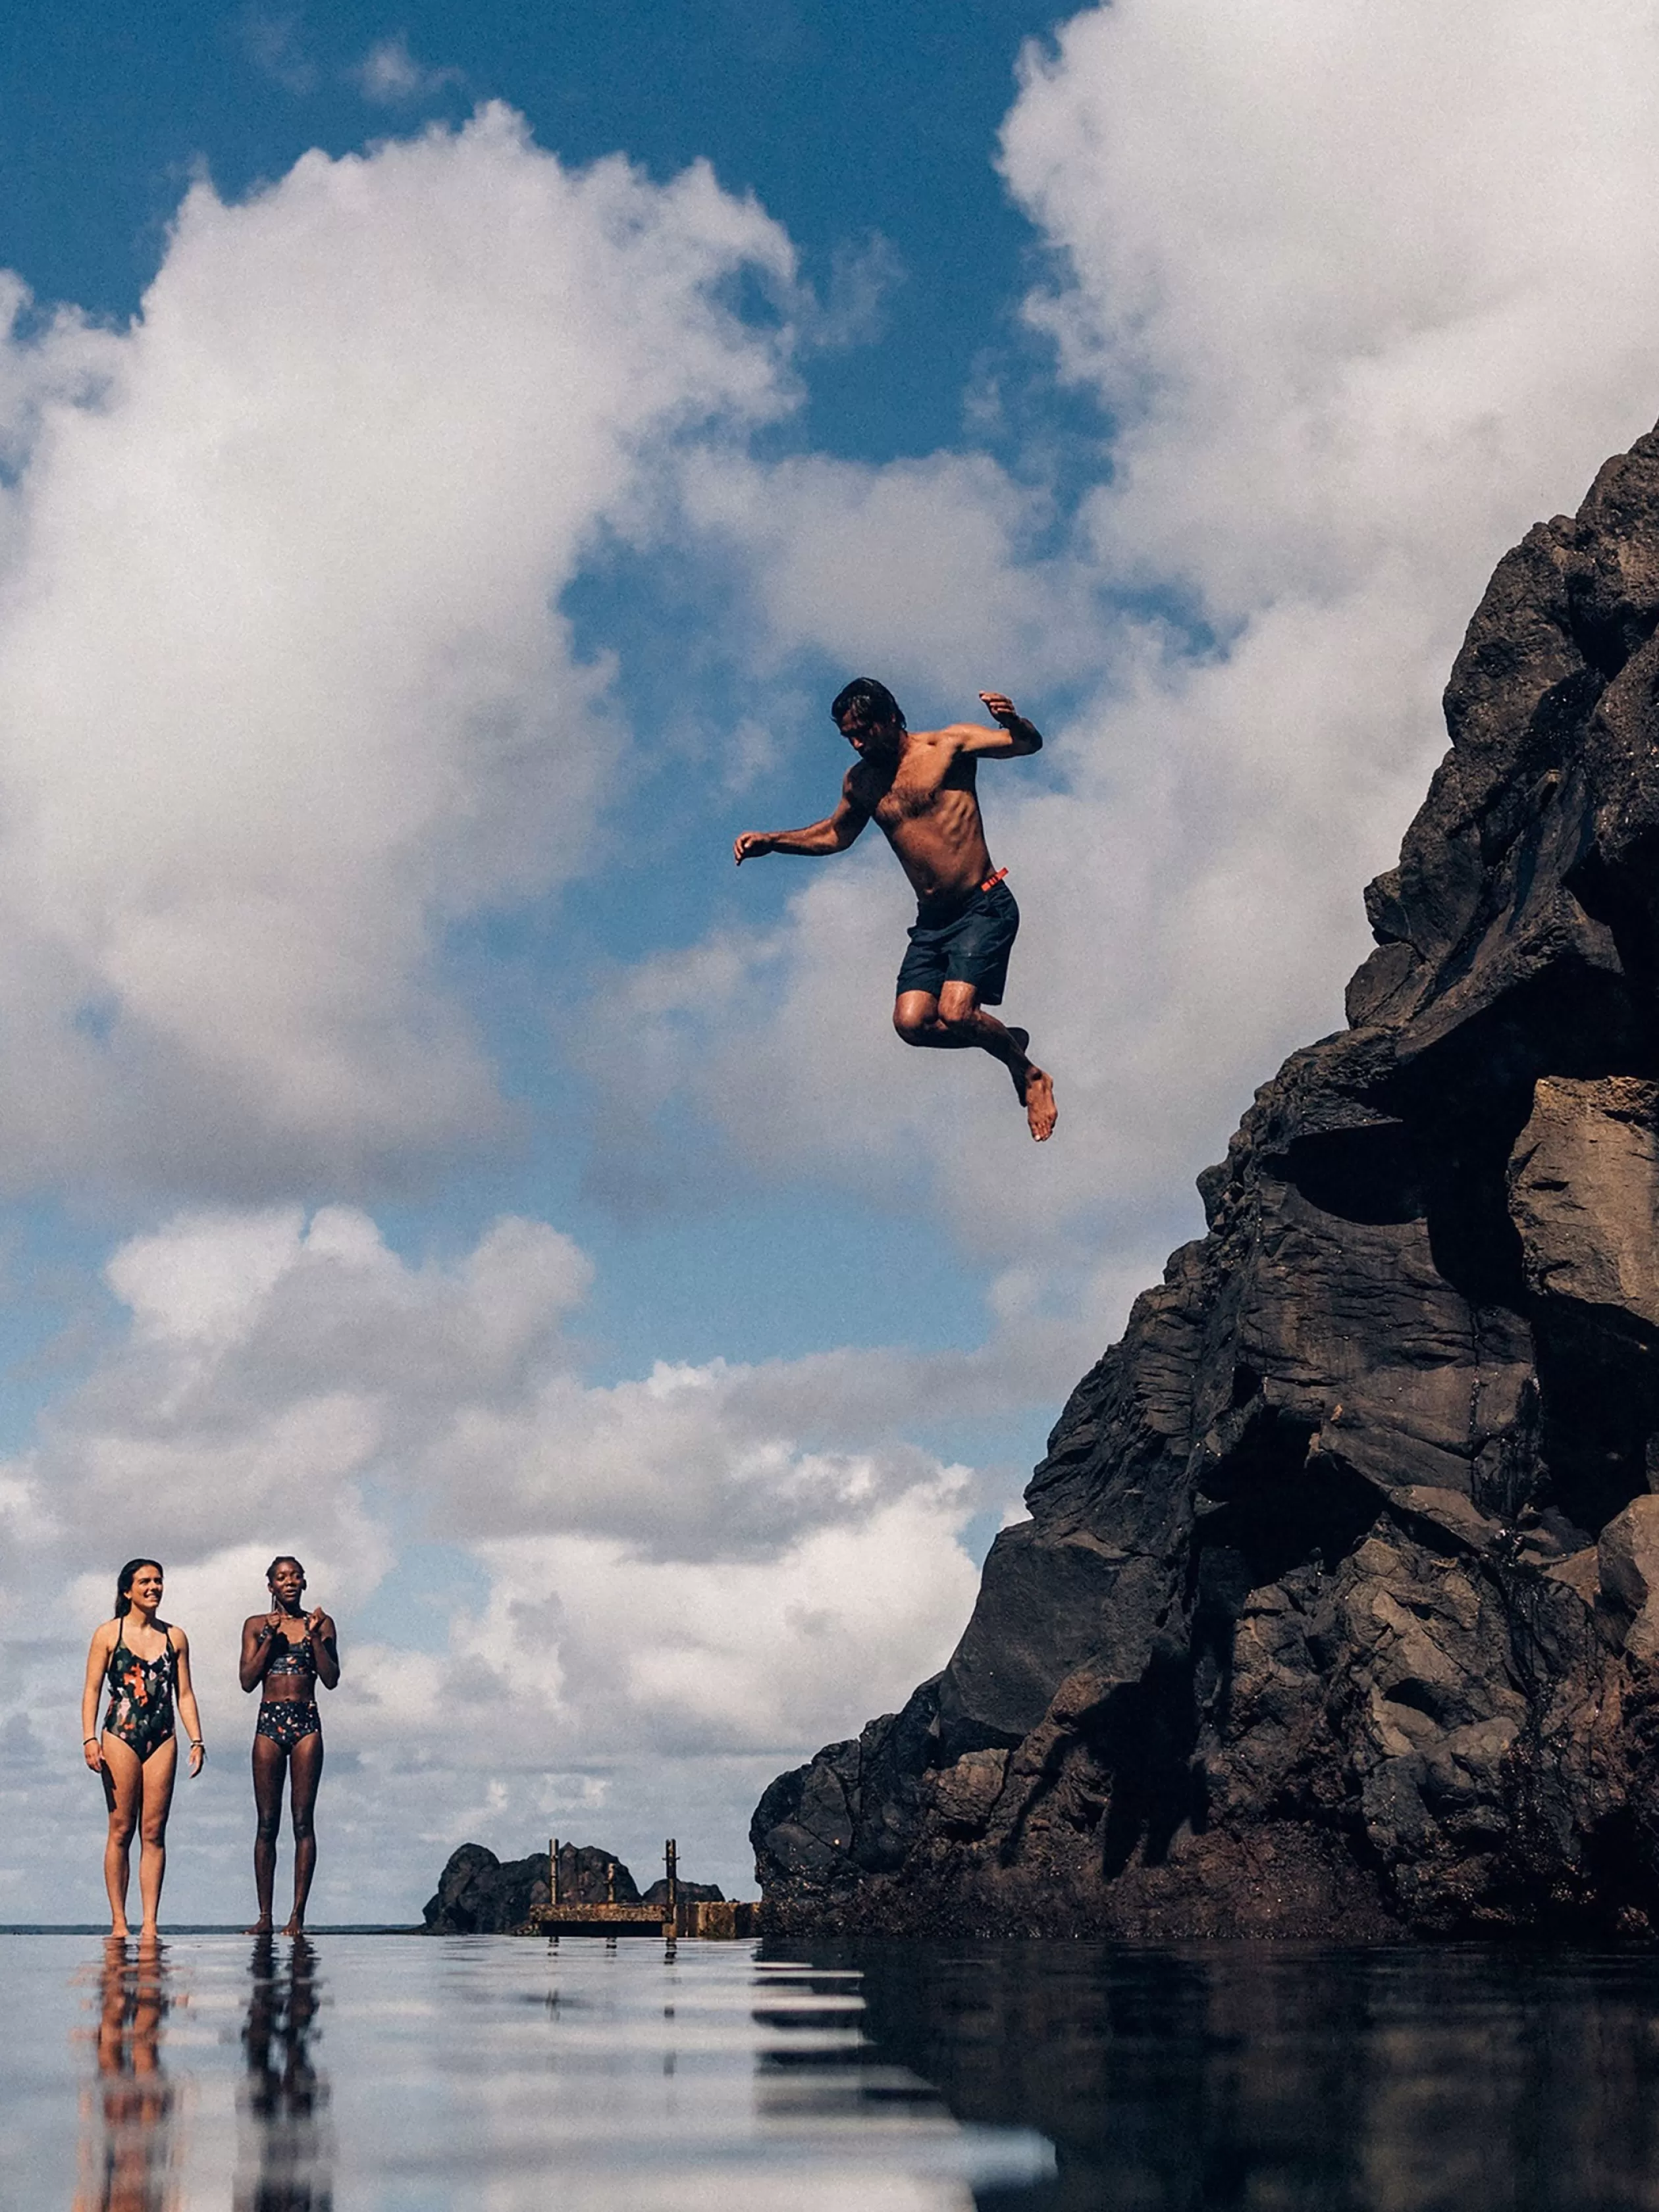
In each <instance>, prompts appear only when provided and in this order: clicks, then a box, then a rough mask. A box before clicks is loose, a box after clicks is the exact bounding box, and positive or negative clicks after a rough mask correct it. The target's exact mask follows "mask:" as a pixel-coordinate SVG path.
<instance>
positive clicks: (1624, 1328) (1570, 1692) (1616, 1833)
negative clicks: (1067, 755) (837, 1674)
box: [753, 433, 1659, 1936]
mask: <svg viewBox="0 0 1659 2212" xmlns="http://www.w3.org/2000/svg"><path fill="white" fill-rule="evenodd" d="M1656 626H1659V433H1656V434H1655V435H1652V436H1650V437H1647V438H1644V439H1643V440H1642V441H1640V443H1638V445H1637V446H1636V447H1635V448H1634V449H1633V451H1632V452H1631V453H1629V454H1627V455H1625V456H1622V457H1621V458H1619V459H1615V460H1613V461H1610V462H1608V463H1607V466H1606V467H1605V468H1604V469H1603V470H1602V471H1601V474H1600V475H1599V476H1598V477H1597V478H1596V481H1595V485H1594V487H1593V488H1592V489H1591V491H1590V494H1589V498H1588V499H1587V500H1586V501H1585V503H1584V505H1583V508H1582V509H1581V510H1580V512H1579V513H1578V514H1577V517H1576V518H1574V519H1571V520H1569V519H1567V518H1565V517H1558V518H1557V519H1556V520H1554V521H1552V522H1548V523H1544V524H1541V525H1540V526H1538V527H1537V528H1535V529H1534V530H1533V531H1532V532H1529V533H1528V537H1527V538H1526V539H1525V540H1524V542H1523V543H1522V544H1521V545H1520V546H1518V547H1517V548H1516V550H1515V551H1513V552H1512V553H1510V554H1509V555H1507V556H1506V557H1505V558H1504V559H1503V562H1501V563H1500V564H1499V567H1498V568H1497V574H1495V575H1494V577H1493V579H1492V581H1491V586H1490V587H1489V589H1488V591H1487V593H1486V596H1485V599H1484V601H1483V602H1482V604H1481V606H1480V608H1479V612H1478V613H1477V614H1476V616H1475V617H1474V620H1473V623H1472V624H1471V626H1470V629H1469V632H1468V635H1467V640H1466V641H1465V643H1464V646H1463V649H1462V651H1461V653H1460V654H1459V656H1458V659H1457V662H1456V665H1455V668H1454V670H1453V672H1452V678H1451V683H1450V685H1449V689H1448V691H1447V694H1446V715H1447V722H1448V726H1449V731H1450V735H1451V740H1452V750H1451V751H1450V753H1449V755H1448V757H1447V758H1446V759H1445V761H1444V762H1443V763H1442V765H1441V767H1440V769H1438V770H1437V772H1436V775H1435V778H1434V781H1433V783H1432V785H1431V787H1430V792H1429V796H1428V799H1427V800H1426V802H1425V804H1424V807H1423V810H1422V811H1421V812H1420V814H1419V815H1418V817H1417V820H1416V821H1415V822H1414V823H1412V828H1411V829H1410V830H1409V831H1408V833H1407V835H1406V841H1405V845H1404V848H1403V850H1402V852H1401V855H1400V866H1398V868H1396V869H1394V870H1393V871H1391V872H1389V873H1388V875H1385V876H1382V877H1381V878H1378V880H1377V881H1376V882H1375V883H1374V884H1372V885H1371V886H1370V889H1369V891H1368V893H1367V895H1366V903H1367V909H1368V912H1369V916H1370V919H1371V922H1372V925H1373V928H1374V931H1375V936H1376V939H1377V950H1376V951H1375V952H1373V953H1372V955H1371V957H1369V959H1368V960H1367V961H1366V963H1365V964H1364V965H1363V967H1362V968H1361V969H1360V970H1359V972H1358V973H1357V975H1356V976H1355V977H1354V979H1353V981H1352V982H1351V984H1350V986H1349V991H1348V1012H1349V1018H1350V1023H1351V1027H1350V1028H1349V1029H1348V1030H1346V1031H1345V1032H1343V1033H1341V1034H1339V1035H1337V1036H1331V1037H1327V1038H1325V1039H1323V1040H1322V1041H1321V1042H1319V1043H1318V1044H1315V1045H1313V1046H1310V1047H1309V1048H1308V1049H1306V1050H1305V1051H1302V1052H1299V1053H1296V1054H1294V1055H1293V1056H1292V1057H1291V1059H1290V1060H1289V1061H1287V1062H1286V1064H1285V1066H1284V1068H1283V1069H1282V1070H1281V1071H1280V1073H1279V1074H1278V1076H1277V1077H1276V1078H1275V1079H1274V1080H1273V1081H1272V1082H1271V1083H1270V1084H1268V1085H1266V1086H1265V1087H1264V1088H1263V1089H1262V1090H1261V1091H1259V1093H1258V1094H1257V1097H1256V1100H1255V1103H1254V1104H1253V1107H1252V1108H1251V1109H1250V1111H1249V1112H1248V1113H1247V1115H1245V1118H1244V1121H1243V1125H1242V1127H1241V1128H1240V1130H1239V1132H1238V1134H1237V1135H1236V1137H1235V1139H1233V1142H1232V1144H1231V1146H1229V1152H1228V1157H1227V1159H1226V1161H1225V1163H1224V1164H1223V1165H1221V1166H1219V1167H1216V1168H1211V1169H1210V1170H1207V1171H1206V1172H1205V1174H1204V1175H1203V1176H1200V1178H1199V1189H1200V1191H1201V1193H1202V1194H1203V1197H1204V1200H1205V1209H1206V1214H1207V1218H1208V1220H1209V1224H1210V1231H1209V1234H1208V1236H1206V1237H1205V1238H1204V1239H1203V1240H1202V1242H1200V1243H1193V1244H1190V1245H1187V1246H1186V1247H1185V1248H1184V1249H1181V1250H1180V1251H1179V1252H1177V1253H1176V1254H1175V1255H1174V1258H1173V1259H1172V1260H1171V1261H1170V1262H1169V1265H1168V1269H1167V1270H1166V1272H1165V1275H1164V1279H1163V1283H1162V1286H1161V1287H1160V1288H1158V1289H1156V1290H1153V1291H1148V1292H1147V1293H1146V1294H1145V1295H1144V1296H1143V1297H1141V1298H1139V1299H1138V1301H1137V1303H1136V1304H1135V1307H1134V1310H1133V1312H1132V1314H1131V1317H1130V1321H1129V1325H1128V1328H1127V1330H1126V1332H1125V1335H1124V1337H1123V1340H1122V1341H1121V1342H1120V1343H1119V1344H1117V1345H1116V1346H1113V1348H1112V1350H1111V1351H1110V1352H1107V1355H1106V1357H1105V1358H1103V1359H1102V1360H1101V1363H1100V1364H1099V1365H1098V1366H1097V1367H1096V1368H1095V1370H1094V1371H1093V1372H1092V1373H1091V1374H1090V1375H1089V1376H1086V1377H1085V1379H1084V1380H1083V1383H1081V1384H1080V1385H1079V1386H1078V1388H1077V1391H1076V1392H1075V1393H1074V1394H1073V1396H1072V1398H1071V1401H1070V1404H1069V1405H1068V1406H1067V1407H1066V1408H1065V1410H1064V1413H1063V1414H1062V1415H1061V1418H1060V1421H1059V1425H1058V1427H1057V1428H1056V1429H1055V1431H1054V1433H1053V1435H1052V1437H1051V1439H1050V1443H1049V1453H1048V1456H1047V1458H1046V1460H1045V1461H1044V1462H1043V1463H1042V1464H1041V1466H1040V1467H1039V1468H1038V1469H1037V1471H1036V1474H1035V1475H1034V1478H1033V1480H1032V1483H1031V1486H1030V1488H1029V1489H1028V1492H1027V1502H1028V1505H1029V1508H1030V1511H1031V1516H1032V1517H1031V1518H1030V1520H1028V1521H1027V1522H1022V1524H1021V1525H1019V1526H1018V1527H1016V1528H1010V1529H1009V1530H1007V1531H1005V1532H1004V1534H1003V1535H1001V1536H1000V1537H999V1538H998V1539H997V1543H996V1545H995V1546H994V1547H993V1548H992V1551H991V1556H990V1558H989V1559H988V1560H987V1561H986V1565H985V1577H984V1582H983V1585H982V1588H981V1590H980V1594H979V1602H978V1605H977V1606H976V1607H975V1610H974V1613H973V1619H972V1620H971V1621H970V1623H969V1625H968V1627H967V1632H966V1634H965V1635H964V1636H963V1638H962V1640H961V1644H959V1645H958V1647H957V1650H956V1652H955V1656H953V1657H952V1659H951V1661H950V1663H949V1664H948V1667H947V1668H945V1670H944V1672H943V1673H942V1674H940V1675H939V1676H937V1677H936V1679H935V1680H932V1681H930V1682H928V1683H925V1684H924V1686H922V1687H921V1688H920V1689H919V1690H918V1691H917V1692H916V1693H915V1694H914V1696H913V1697H912V1699H911V1700H910V1702H909V1704H908V1705H906V1707H905V1710H904V1711H903V1712H901V1713H899V1714H897V1715H889V1716H887V1717H884V1718H882V1719H881V1720H877V1721H874V1722H872V1723H870V1725H869V1727H868V1728H866V1729H865V1730H864V1732H863V1735H862V1736H860V1737H859V1738H857V1740H856V1741H850V1742H846V1743H842V1744H836V1745H833V1746H831V1747H829V1748H828V1749H827V1750H826V1751H823V1752H820V1753H819V1755H818V1757H817V1758H816V1759H814V1760H813V1762H812V1764H811V1765H809V1766H806V1767H803V1768H802V1769H800V1770H799V1771H796V1773H793V1774H790V1775H786V1776H784V1777H783V1778H780V1779H779V1780H778V1781H777V1782H776V1783H774V1784H772V1788H771V1789H770V1790H768V1791H767V1793H766V1795H765V1798H764V1799H763V1800H762V1802H761V1804H760V1807H759V1811H758V1812H757V1814H756V1815H755V1820H754V1827H753V1840H754V1844H755V1849H756V1853H757V1857H758V1859H759V1871H760V1875H761V1878H762V1882H763V1886H764V1889H765V1899H766V1906H767V1912H768V1919H769V1924H771V1925H772V1926H774V1927H776V1928H778V1929H784V1930H789V1929H894V1930H899V1929H918V1930H928V1929H936V1930H945V1929H952V1930H954V1929H986V1930H1018V1929H1032V1930H1041V1929H1052V1930H1058V1929H1066V1930H1081V1929H1095V1930H1100V1931H1101V1932H1109V1933H1120V1934H1125V1935H1133V1936H1150V1935H1188V1934H1205V1933H1219V1932H1299V1933H1306V1934H1310V1935H1321V1936H1364V1935H1368V1934H1373V1933H1384V1932H1387V1931H1389V1930H1399V1929H1418V1930H1424V1931H1450V1930H1471V1929H1495V1928H1503V1927H1511V1928H1533V1927H1546V1926H1556V1927H1580V1928H1587V1929H1588V1928H1596V1927H1612V1928H1617V1929H1625V1930H1636V1931H1641V1930H1644V1929H1648V1928H1649V1927H1650V1926H1652V1927H1655V1928H1659V1495H1655V1494H1654V1492H1653V1486H1659V1018H1656V1017H1659V636H1656V635H1655V632H1656Z"/></svg>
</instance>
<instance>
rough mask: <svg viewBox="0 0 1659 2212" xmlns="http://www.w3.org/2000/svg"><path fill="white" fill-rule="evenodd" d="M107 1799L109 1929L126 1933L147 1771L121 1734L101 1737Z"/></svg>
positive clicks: (106, 1873) (116, 1934)
mask: <svg viewBox="0 0 1659 2212" xmlns="http://www.w3.org/2000/svg"><path fill="white" fill-rule="evenodd" d="M99 1748H100V1750H101V1752H102V1753H103V1759H104V1765H103V1783H104V1802H105V1804H106V1805H107V1806H108V1808H109V1833H108V1835H107V1837H106V1838H105V1840H104V1888H105V1890H106V1892H107V1894H108V1897H109V1932H110V1934H111V1935H112V1936H125V1935H128V1934H129V1933H130V1932H131V1931H130V1929H128V1927H127V1878H128V1875H129V1872H130V1855H131V1849H132V1838H133V1836H134V1834H135V1833H136V1832H137V1826H138V1806H139V1802H140V1800H141V1798H142V1797H143V1786H144V1770H143V1767H142V1766H140V1765H139V1764H138V1760H137V1754H136V1753H134V1752H133V1750H132V1749H131V1747H130V1746H129V1745H127V1744H125V1743H123V1742H122V1741H121V1739H120V1737H119V1736H118V1735H108V1734H107V1733H106V1735H104V1736H103V1737H102V1739H101V1742H100V1745H99Z"/></svg>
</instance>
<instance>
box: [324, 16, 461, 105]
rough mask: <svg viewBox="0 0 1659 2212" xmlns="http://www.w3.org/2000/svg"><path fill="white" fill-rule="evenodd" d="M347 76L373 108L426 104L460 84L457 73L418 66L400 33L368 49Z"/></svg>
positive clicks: (404, 34)
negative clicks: (416, 102)
mask: <svg viewBox="0 0 1659 2212" xmlns="http://www.w3.org/2000/svg"><path fill="white" fill-rule="evenodd" d="M350 74H351V81H352V82H353V83H354V84H355V85H356V86H357V89H358V91H359V92H360V93H362V94H363V98H364V99H365V100H370V101H372V102H373V103H374V105H375V106H377V107H395V106H402V105H403V104H404V103H406V101H409V100H429V99H430V97H431V96H432V94H434V93H436V92H442V91H445V90H447V88H448V87H449V86H450V85H453V84H459V83H460V81H461V76H460V70H454V69H427V68H425V67H424V65H423V64H421V63H419V62H418V61H417V60H416V58H415V57H414V55H413V54H412V53H411V52H410V51H409V40H408V37H407V35H406V33H404V32H402V31H400V32H398V33H396V35H395V36H394V37H392V38H389V39H381V40H378V41H377V43H376V44H375V45H374V46H370V48H369V52H367V53H366V54H365V55H364V56H363V59H362V60H361V61H360V62H359V63H358V64H357V67H356V68H355V69H353V70H351V73H350Z"/></svg>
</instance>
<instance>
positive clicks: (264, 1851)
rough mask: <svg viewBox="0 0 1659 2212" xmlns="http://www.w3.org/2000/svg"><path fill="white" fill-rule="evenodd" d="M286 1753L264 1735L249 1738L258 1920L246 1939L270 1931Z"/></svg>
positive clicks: (286, 1762) (281, 1821)
mask: <svg viewBox="0 0 1659 2212" xmlns="http://www.w3.org/2000/svg"><path fill="white" fill-rule="evenodd" d="M287 1767H288V1754H287V1753H286V1752H285V1751H284V1749H283V1747H282V1746H281V1745H280V1744H279V1743H272V1741H271V1738H270V1737H269V1736H268V1735H256V1736H255V1737H254V1739H253V1808H254V1811H255V1814H257V1816H258V1820H257V1825H256V1826H255V1828H254V1831H253V1888H254V1893H255V1894H256V1895H257V1897H258V1898H259V1918H258V1919H257V1920H256V1921H255V1922H254V1923H253V1926H252V1927H251V1928H250V1929H248V1931H247V1932H248V1934H249V1935H250V1936H268V1935H269V1934H270V1932H271V1892H272V1890H274V1889H275V1887H276V1886H277V1837H278V1832H279V1831H280V1829H281V1827H282V1824H283V1776H284V1772H285V1771H287Z"/></svg>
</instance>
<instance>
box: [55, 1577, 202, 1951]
mask: <svg viewBox="0 0 1659 2212" xmlns="http://www.w3.org/2000/svg"><path fill="white" fill-rule="evenodd" d="M161 1602H162V1570H161V1568H160V1567H159V1566H158V1565H156V1561H155V1560H154V1559H129V1560H128V1561H127V1563H126V1565H125V1566H124V1567H123V1568H122V1570H121V1571H120V1573H119V1575H118V1576H117V1577H116V1578H115V1617H114V1619H113V1620H107V1621H106V1622H105V1623H104V1625H103V1626H102V1627H101V1628H100V1629H97V1630H95V1632H94V1634H93V1638H92V1649H91V1650H89V1651H88V1654H87V1680H86V1687H85V1689H84V1691H83V1692H82V1697H81V1729H82V1735H84V1737H85V1739H86V1741H84V1743H83V1744H82V1747H81V1748H82V1751H83V1752H84V1753H85V1754H86V1762H87V1765H88V1766H89V1767H90V1768H91V1769H92V1771H93V1772H94V1773H95V1774H96V1775H99V1776H100V1777H101V1778H102V1781H103V1784H104V1798H105V1802H107V1805H108V1807H109V1835H108V1838H107V1841H106V1843H105V1844H104V1887H105V1888H106V1889H107V1891H108V1893H109V1914H110V1933H111V1935H112V1936H125V1935H126V1934H127V1932H128V1930H127V1913H126V1904H127V1875H128V1869H129V1859H130V1854H131V1846H132V1832H133V1830H134V1829H135V1828H137V1830H138V1832H139V1836H140V1839H141V1840H140V1845H139V1852H138V1894H139V1896H140V1897H141V1898H142V1899H143V1909H144V1917H143V1926H142V1928H141V1929H140V1931H139V1932H140V1933H141V1934H142V1935H144V1936H154V1935H155V1933H156V1911H157V1908H158V1907H159V1906H160V1905H161V1901H162V1877H163V1876H164V1875H165V1874H166V1873H167V1816H168V1811H169V1809H170V1808H171V1806H172V1803H173V1779H174V1771H175V1769H176V1767H177V1765H178V1759H179V1739H178V1737H177V1735H175V1734H174V1705H177V1708H178V1711H179V1712H180V1716H181V1717H182V1718H183V1720H184V1724H185V1726H186V1729H188V1730H189V1732H190V1771H191V1772H192V1774H199V1773H200V1772H201V1771H202V1761H203V1759H204V1758H205V1757H206V1755H207V1753H206V1747H205V1746H204V1743H203V1741H202V1723H201V1716H200V1715H199V1714H198V1711H197V1710H196V1692H194V1691H193V1690H192V1688H191V1686H190V1638H188V1637H187V1636H186V1634H185V1632H184V1631H183V1629H182V1628H170V1627H169V1626H168V1624H167V1622H166V1621H164V1620H159V1619H158V1618H157V1617H156V1607H158V1606H159V1605H160V1604H161ZM106 1683H107V1684H108V1686H109V1704H108V1706H107V1709H106V1711H105V1713H104V1722H103V1729H102V1732H101V1734H100V1735H94V1733H93V1730H94V1729H95V1727H96V1726H97V1723H98V1694H99V1692H100V1690H101V1688H102V1687H103V1686H104V1685H105V1684H106Z"/></svg>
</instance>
